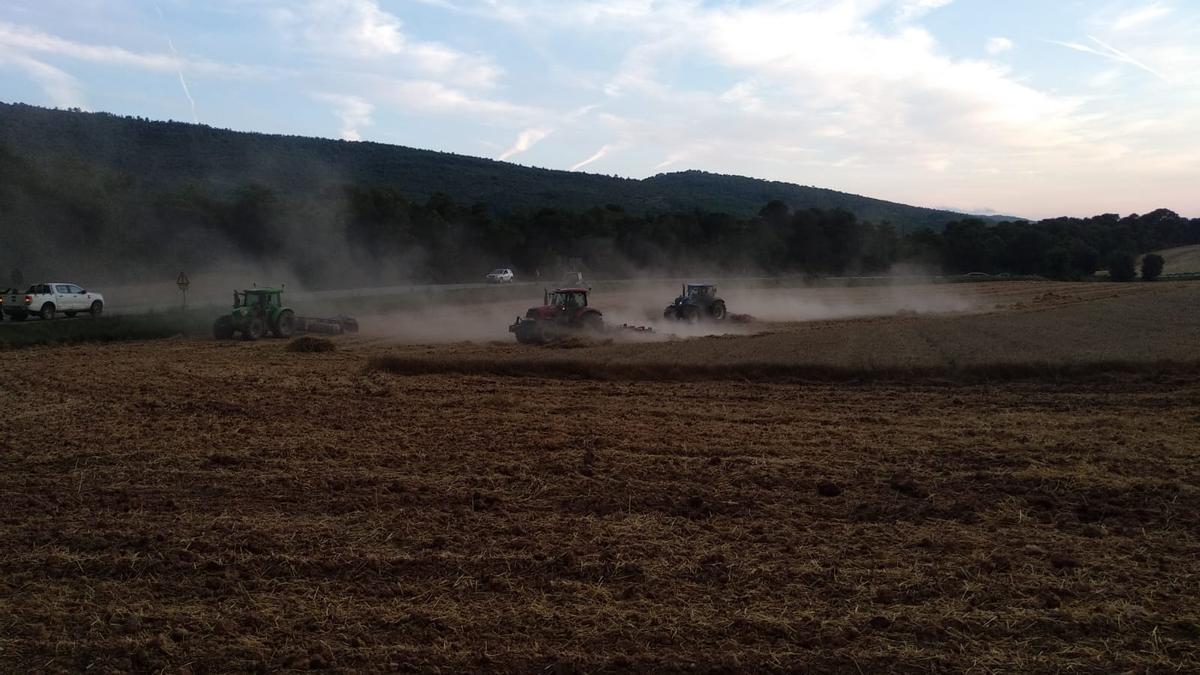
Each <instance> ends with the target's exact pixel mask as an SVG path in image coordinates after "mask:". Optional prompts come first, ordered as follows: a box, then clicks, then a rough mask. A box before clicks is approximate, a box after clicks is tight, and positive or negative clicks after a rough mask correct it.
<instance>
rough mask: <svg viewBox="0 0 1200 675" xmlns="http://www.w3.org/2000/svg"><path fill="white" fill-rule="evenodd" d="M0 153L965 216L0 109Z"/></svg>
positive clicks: (405, 190) (888, 217)
mask: <svg viewBox="0 0 1200 675" xmlns="http://www.w3.org/2000/svg"><path fill="white" fill-rule="evenodd" d="M0 146H5V147H7V148H8V150H9V151H11V152H13V153H14V154H16V155H18V156H21V157H24V158H27V159H29V160H30V161H32V162H35V163H36V164H38V165H39V167H40V168H42V169H43V170H46V171H48V172H50V173H53V170H54V167H55V166H56V165H60V164H61V163H62V162H64V161H66V162H81V161H82V162H86V163H88V164H92V165H99V166H102V167H105V168H107V169H109V170H111V171H113V172H115V173H119V174H126V175H128V176H129V177H131V178H132V179H134V180H136V181H138V182H140V183H142V184H143V185H146V186H147V187H150V188H153V189H156V190H164V189H165V190H168V191H170V190H174V189H177V188H180V187H182V186H186V185H189V184H193V183H197V182H203V183H204V187H205V189H206V190H208V191H212V192H215V193H216V194H221V193H222V192H226V191H227V192H230V193H232V192H233V191H234V190H237V189H239V188H242V187H244V186H245V185H247V184H257V185H259V186H262V187H265V188H267V189H269V190H272V191H274V192H275V193H277V194H281V195H287V194H289V193H310V194H311V193H316V192H320V191H322V190H326V189H329V188H332V187H339V186H342V185H357V186H361V187H386V188H390V189H393V190H396V191H397V192H399V193H401V194H403V195H404V196H405V197H406V198H408V199H410V200H414V201H424V200H426V199H428V198H429V197H430V196H432V195H433V194H435V193H444V194H446V195H448V196H449V197H451V198H452V199H453V200H454V201H455V202H457V203H459V204H472V203H477V202H478V203H483V204H486V205H488V206H489V207H490V208H492V209H493V210H495V211H496V212H498V213H506V212H510V211H513V210H528V211H534V210H538V209H542V208H558V209H568V210H579V211H581V210H586V209H588V208H592V207H597V206H606V205H609V204H615V205H617V206H620V207H621V208H622V209H624V210H625V211H627V212H630V213H635V214H642V213H665V212H678V211H690V210H701V211H712V212H721V213H728V214H730V215H733V216H737V217H749V216H752V215H754V214H756V213H757V212H758V210H759V209H760V208H762V206H763V204H766V203H767V202H770V201H772V200H779V201H782V202H783V203H785V204H787V205H788V206H789V207H791V208H792V209H804V208H820V209H844V210H846V211H849V212H851V213H853V214H855V215H856V216H857V217H858V218H859V219H860V220H870V221H873V222H885V221H886V222H890V223H891V224H892V225H894V226H895V227H896V228H897V230H899V231H900V232H908V231H913V230H916V229H920V228H925V227H928V228H932V229H934V230H940V229H941V228H942V227H944V226H945V224H946V223H948V222H950V221H952V220H957V219H960V218H962V214H957V213H952V212H949V211H941V210H937V209H927V208H920V207H913V206H907V205H904V204H897V203H893V202H887V201H882V200H879V199H871V198H869V197H862V196H859V195H853V194H847V193H843V192H837V191H834V190H827V189H822V188H815V187H805V186H800V185H794V184H790V183H781V182H773V181H765V180H758V179H754V178H745V177H740V176H725V175H718V174H711V173H704V172H700V171H685V172H680V173H670V174H660V175H657V176H653V177H651V178H646V179H644V180H635V179H627V178H617V177H610V176H603V175H598V174H587V173H578V172H570V171H556V170H551V169H539V168H532V167H525V166H520V165H517V164H510V163H507V162H497V161H494V160H490V159H482V158H478V157H467V156H464V155H456V154H451V153H445V152H435V151H431V150H417V149H413V148H406V147H401V146H394V145H384V144H381V143H369V142H361V143H349V142H345V141H337V140H328V139H318V138H305V137H298V136H278V135H269V134H258V133H244V132H235V131H227V130H222V129H214V128H211V127H207V126H203V125H196V124H185V123H181V122H153V121H149V120H144V119H140V118H132V117H119V116H116V115H111V114H107V113H88V112H79V111H65V110H49V109H45V108H38V107H34V106H29V105H24V104H5V103H0Z"/></svg>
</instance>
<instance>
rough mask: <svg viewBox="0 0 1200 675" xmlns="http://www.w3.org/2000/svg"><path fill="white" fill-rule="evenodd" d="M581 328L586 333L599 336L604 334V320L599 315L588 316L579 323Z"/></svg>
mask: <svg viewBox="0 0 1200 675" xmlns="http://www.w3.org/2000/svg"><path fill="white" fill-rule="evenodd" d="M579 327H580V328H582V329H583V332H585V333H591V334H593V335H599V334H600V333H603V332H604V319H602V318H600V315H599V314H588V315H586V316H584V317H583V319H582V320H581V321H580V322H579Z"/></svg>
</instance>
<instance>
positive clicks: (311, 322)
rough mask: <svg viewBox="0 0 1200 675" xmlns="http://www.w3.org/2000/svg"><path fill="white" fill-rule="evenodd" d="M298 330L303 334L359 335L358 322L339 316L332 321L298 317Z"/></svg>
mask: <svg viewBox="0 0 1200 675" xmlns="http://www.w3.org/2000/svg"><path fill="white" fill-rule="evenodd" d="M296 330H297V331H298V332H301V333H321V334H324V335H341V334H343V333H357V332H358V321H357V320H355V319H353V318H351V317H348V316H337V317H334V318H332V319H318V318H314V317H311V316H298V317H296Z"/></svg>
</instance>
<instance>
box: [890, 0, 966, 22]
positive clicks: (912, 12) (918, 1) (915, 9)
mask: <svg viewBox="0 0 1200 675" xmlns="http://www.w3.org/2000/svg"><path fill="white" fill-rule="evenodd" d="M952 2H954V0H903V1H902V2H900V3H898V6H897V8H896V18H897V20H898V21H911V20H913V19H917V18H920V17H922V16H924V15H925V14H928V13H929V12H932V11H933V10H935V9H940V8H942V7H945V6H946V5H949V4H950V3H952Z"/></svg>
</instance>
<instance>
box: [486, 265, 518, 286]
mask: <svg viewBox="0 0 1200 675" xmlns="http://www.w3.org/2000/svg"><path fill="white" fill-rule="evenodd" d="M514 278H515V276H514V275H513V271H512V270H510V269H508V268H507V267H505V268H501V269H497V270H492V271H491V272H488V275H487V280H488V283H489V284H511V283H512V282H513V279H514Z"/></svg>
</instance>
